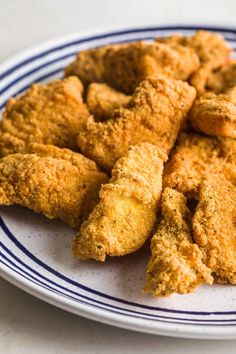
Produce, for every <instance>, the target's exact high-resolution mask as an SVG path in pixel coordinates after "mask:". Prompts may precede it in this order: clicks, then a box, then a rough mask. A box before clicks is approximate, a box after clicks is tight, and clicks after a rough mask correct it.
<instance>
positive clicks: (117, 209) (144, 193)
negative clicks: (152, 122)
mask: <svg viewBox="0 0 236 354" xmlns="http://www.w3.org/2000/svg"><path fill="white" fill-rule="evenodd" d="M166 158H167V157H166V155H164V154H163V152H162V151H161V150H160V149H159V148H158V147H156V146H154V145H152V144H148V143H143V144H140V145H136V146H133V147H131V148H130V150H129V152H128V153H127V155H126V156H125V157H122V158H121V159H120V160H118V161H117V163H116V164H115V166H114V168H113V170H112V177H111V179H110V181H109V183H108V184H105V185H103V186H102V188H101V190H100V193H99V196H100V201H99V203H98V204H97V205H96V207H95V208H94V209H93V211H92V212H91V213H90V215H89V217H88V219H87V220H86V221H85V222H84V223H83V224H82V226H81V229H80V232H79V234H78V235H77V236H76V237H75V239H74V243H73V253H74V255H75V256H77V257H79V258H81V259H96V260H98V261H105V258H106V256H107V255H109V256H122V255H125V254H128V253H132V252H135V251H136V250H138V249H139V248H140V247H141V246H142V245H143V244H144V242H145V240H146V239H147V238H148V237H149V235H150V233H151V231H152V228H153V226H154V224H155V222H156V218H157V209H158V204H159V199H160V195H161V189H162V172H163V161H164V160H166Z"/></svg>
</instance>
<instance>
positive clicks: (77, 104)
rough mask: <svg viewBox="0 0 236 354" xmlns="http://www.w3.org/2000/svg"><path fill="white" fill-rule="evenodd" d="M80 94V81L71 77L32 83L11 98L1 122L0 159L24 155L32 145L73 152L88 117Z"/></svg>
mask: <svg viewBox="0 0 236 354" xmlns="http://www.w3.org/2000/svg"><path fill="white" fill-rule="evenodd" d="M82 92H83V86H82V83H81V82H80V81H79V79H78V78H76V77H70V78H67V79H64V80H62V81H60V80H57V81H53V82H51V83H49V84H34V85H32V86H31V87H30V88H29V89H28V90H27V91H26V93H24V94H23V95H22V96H20V97H17V98H12V99H11V100H10V101H9V102H8V103H7V105H6V108H5V111H4V112H3V119H2V121H1V122H0V156H5V155H8V154H11V153H15V152H23V151H25V150H27V144H29V143H35V142H36V143H42V144H52V145H57V146H59V147H68V148H71V149H76V137H77V134H78V131H79V130H80V129H81V127H82V126H83V125H84V124H85V122H86V121H87V119H88V116H89V112H88V110H87V108H86V106H85V104H84V103H83V100H82Z"/></svg>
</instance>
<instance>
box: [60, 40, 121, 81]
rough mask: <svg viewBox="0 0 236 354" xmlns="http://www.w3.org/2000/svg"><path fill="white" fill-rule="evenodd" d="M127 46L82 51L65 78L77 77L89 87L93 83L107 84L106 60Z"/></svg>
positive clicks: (70, 66)
mask: <svg viewBox="0 0 236 354" xmlns="http://www.w3.org/2000/svg"><path fill="white" fill-rule="evenodd" d="M125 46H127V44H113V45H106V46H102V47H99V48H93V49H87V50H82V51H81V52H79V53H78V54H77V56H76V59H75V60H74V61H73V62H72V63H71V64H69V65H68V66H67V67H66V68H65V70H64V73H65V76H73V75H75V76H77V77H79V78H80V80H81V81H82V82H83V84H84V85H85V87H87V86H88V85H89V84H91V83H92V82H105V70H106V63H105V58H106V56H107V55H108V54H109V53H110V52H113V51H114V52H115V51H116V50H118V49H119V48H121V47H125Z"/></svg>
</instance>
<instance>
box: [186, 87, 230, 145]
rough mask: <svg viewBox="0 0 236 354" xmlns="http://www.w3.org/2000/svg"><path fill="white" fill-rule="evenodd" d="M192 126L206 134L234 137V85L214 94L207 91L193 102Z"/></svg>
mask: <svg viewBox="0 0 236 354" xmlns="http://www.w3.org/2000/svg"><path fill="white" fill-rule="evenodd" d="M190 118H191V123H192V126H193V128H195V129H196V130H198V131H201V132H203V133H205V134H208V135H216V136H223V137H228V138H234V139H235V138H236V87H234V88H232V89H229V90H228V91H226V92H225V93H221V94H218V95H216V94H215V93H213V92H208V93H205V94H203V95H202V96H200V97H199V98H198V99H197V100H196V101H195V103H194V105H193V108H192V110H191V113H190Z"/></svg>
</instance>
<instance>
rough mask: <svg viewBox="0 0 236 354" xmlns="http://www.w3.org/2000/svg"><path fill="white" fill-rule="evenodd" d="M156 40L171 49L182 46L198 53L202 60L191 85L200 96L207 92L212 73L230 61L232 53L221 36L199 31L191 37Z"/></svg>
mask: <svg viewBox="0 0 236 354" xmlns="http://www.w3.org/2000/svg"><path fill="white" fill-rule="evenodd" d="M155 40H156V41H157V42H160V43H164V44H167V45H169V46H170V47H172V46H176V45H177V44H181V45H183V46H186V47H190V48H192V49H194V50H195V51H196V54H197V55H198V57H199V60H200V67H199V69H198V70H197V71H196V72H195V73H193V75H192V76H191V79H190V83H191V85H193V86H194V87H195V88H196V89H197V92H198V93H199V94H201V93H203V92H204V91H205V86H206V83H207V81H208V80H209V77H210V76H211V73H212V71H213V70H216V69H218V68H220V67H221V66H222V65H224V64H225V63H226V62H227V61H228V60H229V55H230V53H231V49H230V47H229V46H228V45H227V43H226V42H225V40H224V38H223V37H222V36H221V35H219V34H215V33H211V32H208V31H197V32H196V33H194V34H193V35H192V36H189V37H184V36H181V35H179V34H176V35H174V36H170V37H164V38H156V39H155Z"/></svg>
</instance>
